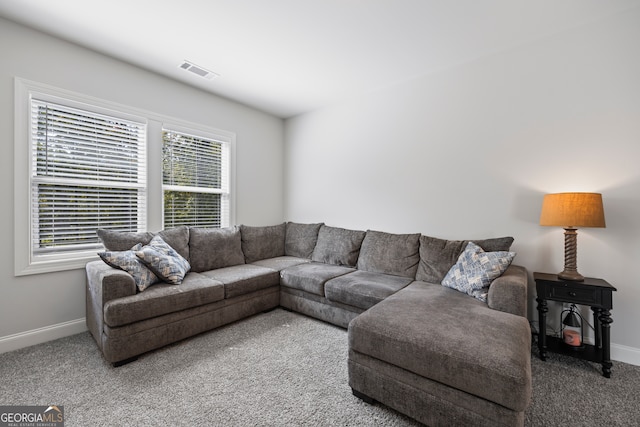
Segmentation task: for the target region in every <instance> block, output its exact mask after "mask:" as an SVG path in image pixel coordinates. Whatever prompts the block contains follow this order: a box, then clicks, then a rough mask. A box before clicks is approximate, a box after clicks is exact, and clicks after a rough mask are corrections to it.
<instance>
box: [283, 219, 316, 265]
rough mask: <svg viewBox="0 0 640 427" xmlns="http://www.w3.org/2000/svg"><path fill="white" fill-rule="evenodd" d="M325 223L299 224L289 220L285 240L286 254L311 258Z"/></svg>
mask: <svg viewBox="0 0 640 427" xmlns="http://www.w3.org/2000/svg"><path fill="white" fill-rule="evenodd" d="M323 225H324V224H323V223H318V224H299V223H296V222H288V223H287V232H286V236H285V241H284V254H285V255H288V256H295V257H298V258H307V259H309V258H311V255H313V250H314V249H315V247H316V243H317V241H318V232H319V231H320V227H322V226H323Z"/></svg>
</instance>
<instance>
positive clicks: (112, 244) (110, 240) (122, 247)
mask: <svg viewBox="0 0 640 427" xmlns="http://www.w3.org/2000/svg"><path fill="white" fill-rule="evenodd" d="M96 233H97V234H98V237H99V238H100V241H101V242H102V244H103V245H104V247H105V249H106V250H108V251H128V250H130V249H131V248H132V247H134V246H135V245H137V244H138V243H140V244H142V245H143V246H144V245H148V244H149V242H151V239H153V237H154V236H156V235H158V236H160V237H162V240H164V241H165V242H166V243H167V244H168V245H169V246H171V247H172V248H173V249H175V251H176V252H178V253H179V254H180V255H182V257H183V258H184V259H186V260H187V261H189V255H190V254H189V227H187V226H186V225H182V226H180V227H174V228H167V229H166V230H162V231H160V232H158V233H152V232H149V231H145V232H142V233H132V232H126V231H114V230H107V229H98V230H97V231H96Z"/></svg>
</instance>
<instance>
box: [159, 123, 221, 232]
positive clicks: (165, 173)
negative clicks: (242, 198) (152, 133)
mask: <svg viewBox="0 0 640 427" xmlns="http://www.w3.org/2000/svg"><path fill="white" fill-rule="evenodd" d="M162 183H163V196H164V228H170V227H175V226H178V225H190V226H198V227H226V226H228V225H229V144H228V142H225V141H224V138H220V137H218V138H216V136H215V135H210V136H202V135H201V134H198V135H196V134H194V132H193V131H185V130H176V128H165V129H163V130H162Z"/></svg>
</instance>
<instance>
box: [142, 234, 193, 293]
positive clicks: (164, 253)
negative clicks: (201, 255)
mask: <svg viewBox="0 0 640 427" xmlns="http://www.w3.org/2000/svg"><path fill="white" fill-rule="evenodd" d="M135 254H136V256H137V257H138V259H140V261H142V262H143V263H144V264H145V265H146V266H147V267H148V268H149V269H150V270H151V271H153V272H154V273H155V274H156V276H158V277H159V278H160V279H162V280H163V281H165V282H167V283H171V284H172V285H179V284H180V283H182V280H183V279H184V276H186V275H187V273H188V272H189V270H191V265H190V264H189V261H187V260H186V259H184V257H183V256H182V255H180V254H179V253H178V252H176V251H175V249H173V248H172V247H171V246H169V244H167V243H166V242H165V241H164V240H162V237H160V236H155V237H154V238H153V239H151V241H150V242H149V244H148V245H147V246H144V247H142V248H141V249H139V250H137V251H136V252H135Z"/></svg>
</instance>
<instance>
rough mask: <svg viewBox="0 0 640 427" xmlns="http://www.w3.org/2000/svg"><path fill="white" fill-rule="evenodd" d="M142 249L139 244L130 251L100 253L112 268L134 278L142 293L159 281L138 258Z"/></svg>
mask: <svg viewBox="0 0 640 427" xmlns="http://www.w3.org/2000/svg"><path fill="white" fill-rule="evenodd" d="M140 249H142V245H141V244H140V243H138V244H137V245H135V246H134V247H132V248H131V249H130V250H128V251H105V252H100V253H98V256H99V257H100V258H102V260H103V261H104V262H106V263H107V264H109V265H110V266H111V267H113V268H117V269H120V270H123V271H126V272H127V273H129V274H130V275H131V276H133V281H134V282H135V284H136V287H137V288H138V291H139V292H142V291H144V290H145V289H147V288H148V287H149V286H151V285H153V284H154V283H157V282H158V281H159V280H158V277H157V276H156V275H155V274H153V272H152V271H151V270H149V269H148V268H147V266H146V265H144V264H143V263H142V262H141V261H140V259H139V258H138V257H137V256H136V251H139V250H140Z"/></svg>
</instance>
